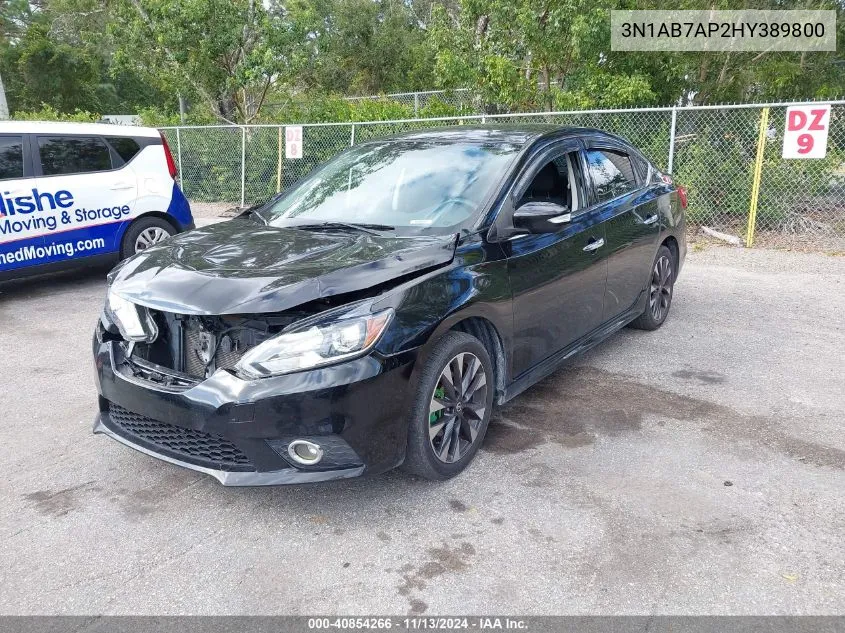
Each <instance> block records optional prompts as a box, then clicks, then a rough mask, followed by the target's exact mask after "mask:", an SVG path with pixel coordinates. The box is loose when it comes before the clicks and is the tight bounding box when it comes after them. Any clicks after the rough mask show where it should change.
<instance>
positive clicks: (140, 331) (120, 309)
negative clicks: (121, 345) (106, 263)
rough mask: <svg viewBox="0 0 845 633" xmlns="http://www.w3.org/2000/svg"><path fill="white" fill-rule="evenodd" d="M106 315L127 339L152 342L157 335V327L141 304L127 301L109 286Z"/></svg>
mask: <svg viewBox="0 0 845 633" xmlns="http://www.w3.org/2000/svg"><path fill="white" fill-rule="evenodd" d="M105 312H106V317H107V318H108V319H109V320H110V321H111V322H112V323H114V324H115V325H116V326H117V329H118V330H120V334H121V336H123V338H125V339H126V340H127V341H137V342H143V343H152V342H153V341H154V340H156V337H157V336H158V327H157V326H156V324H155V321H153V318H152V316H150V311H149V310H147V309H146V308H145V307H143V306H139V305H135V304H134V303H132V302H131V301H127V300H126V299H124V298H123V297H121V296H120V295H118V294H117V293H116V292H115V291H114V290H112V289H111V288H109V294H108V297H107V298H106V306H105Z"/></svg>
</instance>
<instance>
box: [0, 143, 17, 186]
mask: <svg viewBox="0 0 845 633" xmlns="http://www.w3.org/2000/svg"><path fill="white" fill-rule="evenodd" d="M12 178H23V138H22V137H20V136H2V137H0V180H10V179H12Z"/></svg>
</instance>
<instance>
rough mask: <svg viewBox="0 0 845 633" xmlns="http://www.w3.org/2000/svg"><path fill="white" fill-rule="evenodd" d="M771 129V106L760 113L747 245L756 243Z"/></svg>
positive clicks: (747, 246)
mask: <svg viewBox="0 0 845 633" xmlns="http://www.w3.org/2000/svg"><path fill="white" fill-rule="evenodd" d="M768 131H769V108H763V111H762V112H761V113H760V132H759V134H758V135H757V158H756V159H755V160H754V179H753V180H752V182H751V204H750V205H749V207H748V230H747V231H746V233H745V246H746V248H751V246H752V245H753V244H754V231H755V229H756V228H757V202H758V201H759V199H760V180H761V178H762V175H763V154H764V152H765V151H766V136H767V135H766V132H768Z"/></svg>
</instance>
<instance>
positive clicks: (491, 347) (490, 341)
mask: <svg viewBox="0 0 845 633" xmlns="http://www.w3.org/2000/svg"><path fill="white" fill-rule="evenodd" d="M448 331H450V332H465V333H467V334H469V335H470V336H474V337H475V338H477V339H478V340H479V341H481V344H482V345H484V348H485V349H486V350H487V353H488V354H489V355H490V360H491V361H492V362H493V378H494V381H495V385H496V395H495V398H494V402H495V403H496V404H501V403H502V402H504V397H505V373H506V372H505V366H506V364H505V349H504V344H503V343H502V337H501V335H500V334H499V331H498V329H497V328H496V326H495V325H494V324H493V322H492V321H490V320H489V319H487V318H485V317H481V316H471V317H467V318H465V319H462V320H460V321H458V322H457V323H455V324H453V325H452V326H451V327H450V328H449V330H448Z"/></svg>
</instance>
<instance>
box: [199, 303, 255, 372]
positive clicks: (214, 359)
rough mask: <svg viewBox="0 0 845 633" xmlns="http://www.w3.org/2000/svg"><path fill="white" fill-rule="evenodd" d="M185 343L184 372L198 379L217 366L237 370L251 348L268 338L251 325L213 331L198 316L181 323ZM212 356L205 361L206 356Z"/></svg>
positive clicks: (217, 367)
mask: <svg viewBox="0 0 845 633" xmlns="http://www.w3.org/2000/svg"><path fill="white" fill-rule="evenodd" d="M182 331H183V333H184V342H185V351H184V354H185V357H184V362H185V373H186V374H189V375H191V376H195V377H197V378H205V376H206V375H207V374H208V373H210V372H211V371H214V370H215V369H230V370H231V369H234V368H235V365H237V364H238V361H239V360H240V359H241V357H242V356H243V355H244V354H245V353H246V352H247V350H248V349H249V348H251V347H254V346H255V345H256V344H257V343H258V342H260V341H261V340H263V339H264V338H266V335H264V334H260V333H258V332H256V331H254V330H250V329H248V328H238V327H235V328H230V329H229V330H227V331H226V333H224V334H222V335H221V334H217V333H216V332H211V331H209V330H208V329H207V328H205V327H203V326H202V324H201V322H200V320H199V319H193V318H190V319H186V320H185V321H183V322H182ZM209 353H210V354H211V357H210V359H209V360H208V361H207V362H206V361H205V360H203V358H206V359H208V358H209V356H208V355H209Z"/></svg>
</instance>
